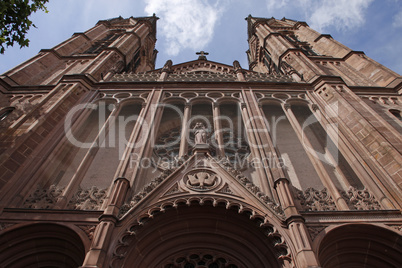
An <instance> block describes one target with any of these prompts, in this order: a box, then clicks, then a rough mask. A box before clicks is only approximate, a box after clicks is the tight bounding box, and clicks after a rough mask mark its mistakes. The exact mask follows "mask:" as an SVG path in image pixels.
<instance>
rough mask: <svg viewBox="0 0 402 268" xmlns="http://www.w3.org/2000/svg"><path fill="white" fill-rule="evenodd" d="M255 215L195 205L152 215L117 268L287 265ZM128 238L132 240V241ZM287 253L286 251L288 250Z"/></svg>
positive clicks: (214, 267)
mask: <svg viewBox="0 0 402 268" xmlns="http://www.w3.org/2000/svg"><path fill="white" fill-rule="evenodd" d="M260 224H261V223H260V222H255V221H252V220H250V215H249V214H239V213H238V210H236V209H226V208H225V207H223V206H217V207H213V206H209V205H206V204H204V205H202V206H201V205H199V204H191V206H185V205H182V206H179V207H178V208H177V209H175V208H171V209H168V210H167V211H166V212H165V213H158V214H156V215H154V216H153V219H148V220H147V222H145V223H144V225H143V226H142V227H139V229H138V230H132V231H133V232H135V238H134V237H133V240H132V241H130V242H129V243H130V246H129V250H128V252H127V254H125V256H126V257H125V260H124V262H123V263H121V264H117V263H116V264H115V265H117V266H116V267H118V266H119V267H126V268H129V267H161V268H176V267H186V268H187V267H188V268H201V267H202V268H220V267H232V268H241V267H266V268H270V267H272V268H274V267H275V268H276V267H284V266H283V264H282V263H281V261H280V258H279V256H280V255H281V253H283V252H280V251H278V249H277V248H275V247H274V245H275V244H281V243H283V241H282V240H281V238H280V237H278V236H272V235H270V234H269V230H264V229H263V228H259V226H260ZM126 242H128V241H126ZM285 255H286V254H285Z"/></svg>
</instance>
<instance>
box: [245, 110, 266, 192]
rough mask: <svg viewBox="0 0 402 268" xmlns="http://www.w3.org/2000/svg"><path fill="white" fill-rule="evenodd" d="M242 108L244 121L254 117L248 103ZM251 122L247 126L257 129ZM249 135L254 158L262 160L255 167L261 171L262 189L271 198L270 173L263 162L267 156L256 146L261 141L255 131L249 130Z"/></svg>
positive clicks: (260, 182)
mask: <svg viewBox="0 0 402 268" xmlns="http://www.w3.org/2000/svg"><path fill="white" fill-rule="evenodd" d="M240 110H241V113H242V117H243V119H244V120H243V122H247V121H246V120H248V119H250V118H252V117H251V116H250V115H249V113H248V110H247V105H246V104H245V103H240ZM249 123H250V126H247V125H245V127H250V129H257V127H256V126H255V125H254V124H252V123H251V122H249ZM247 137H248V139H249V140H250V142H251V143H252V144H251V145H250V150H251V152H252V155H253V158H254V159H258V160H259V161H260V163H259V164H258V165H257V166H256V167H255V169H256V170H257V172H258V173H259V178H260V181H259V184H260V187H261V190H262V192H264V193H266V194H267V195H268V196H269V197H270V198H273V195H272V191H271V188H270V186H269V183H268V179H269V178H268V176H269V175H268V174H267V173H266V172H269V170H266V169H265V167H264V166H265V163H263V160H264V158H265V157H264V155H262V154H261V152H260V150H259V149H258V148H256V147H257V146H256V145H257V144H261V143H260V142H257V139H256V137H255V135H254V132H251V133H250V132H247ZM262 165H264V166H262ZM267 169H268V167H267Z"/></svg>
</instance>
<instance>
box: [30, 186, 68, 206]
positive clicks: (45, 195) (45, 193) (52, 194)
mask: <svg viewBox="0 0 402 268" xmlns="http://www.w3.org/2000/svg"><path fill="white" fill-rule="evenodd" d="M63 191H64V187H57V186H56V185H51V186H50V187H49V188H48V189H43V188H42V187H41V186H38V187H37V189H36V190H35V192H33V193H32V194H31V195H30V196H29V197H28V198H27V199H26V200H25V202H24V204H23V205H22V206H23V207H24V208H34V209H48V208H52V207H53V206H54V205H55V204H56V202H57V199H58V197H59V196H60V195H61V194H62V193H63Z"/></svg>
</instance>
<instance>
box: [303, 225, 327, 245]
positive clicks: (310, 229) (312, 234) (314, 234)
mask: <svg viewBox="0 0 402 268" xmlns="http://www.w3.org/2000/svg"><path fill="white" fill-rule="evenodd" d="M325 228H327V226H310V227H307V230H308V232H309V234H310V237H311V241H314V239H315V238H316V237H317V235H318V234H319V233H321V232H322V230H324V229H325Z"/></svg>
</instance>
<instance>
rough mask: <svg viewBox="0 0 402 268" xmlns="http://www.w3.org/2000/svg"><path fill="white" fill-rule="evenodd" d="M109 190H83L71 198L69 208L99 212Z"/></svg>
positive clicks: (94, 188)
mask: <svg viewBox="0 0 402 268" xmlns="http://www.w3.org/2000/svg"><path fill="white" fill-rule="evenodd" d="M107 190H108V189H98V187H96V186H92V187H91V188H90V189H81V190H79V191H78V192H77V193H75V194H74V196H73V197H72V198H71V200H70V202H69V205H68V206H69V208H71V209H78V210H99V209H100V208H101V206H102V204H103V201H104V200H105V198H106V195H107Z"/></svg>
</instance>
